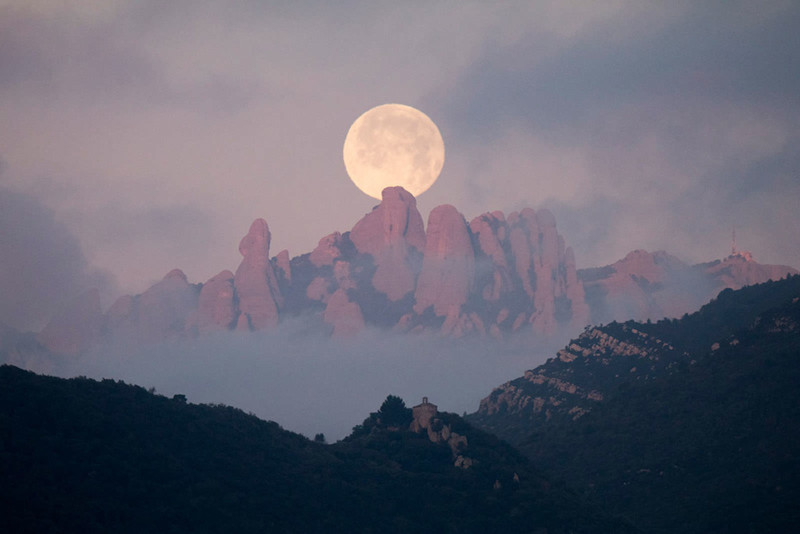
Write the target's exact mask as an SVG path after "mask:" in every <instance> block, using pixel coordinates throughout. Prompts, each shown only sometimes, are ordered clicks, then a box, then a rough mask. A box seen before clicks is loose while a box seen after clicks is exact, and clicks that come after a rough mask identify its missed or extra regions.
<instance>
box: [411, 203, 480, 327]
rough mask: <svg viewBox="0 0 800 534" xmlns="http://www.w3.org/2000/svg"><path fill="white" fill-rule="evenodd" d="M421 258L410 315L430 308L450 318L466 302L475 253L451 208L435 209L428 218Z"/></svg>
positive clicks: (463, 225) (460, 219)
mask: <svg viewBox="0 0 800 534" xmlns="http://www.w3.org/2000/svg"><path fill="white" fill-rule="evenodd" d="M426 240H427V242H426V244H425V256H424V259H423V260H422V272H421V273H420V275H419V279H418V280H417V290H416V292H415V293H414V297H415V300H416V304H415V305H414V311H415V312H416V313H417V314H418V315H421V314H422V313H423V312H424V311H425V310H426V309H428V308H429V307H430V306H433V312H434V313H435V314H436V315H437V316H440V317H444V316H447V315H448V313H449V314H450V315H453V313H454V310H457V309H459V308H460V307H461V306H462V305H463V304H464V303H465V302H466V301H467V297H468V296H469V293H470V291H471V290H472V282H473V279H474V276H475V253H474V251H473V249H472V242H471V240H470V236H469V230H468V228H467V223H466V221H465V220H464V216H463V215H461V214H460V213H459V212H458V211H457V210H456V209H455V208H454V207H453V206H450V205H448V204H445V205H443V206H437V207H436V208H434V209H433V211H431V214H430V216H429V217H428V233H427V236H426Z"/></svg>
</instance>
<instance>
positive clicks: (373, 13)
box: [0, 0, 800, 328]
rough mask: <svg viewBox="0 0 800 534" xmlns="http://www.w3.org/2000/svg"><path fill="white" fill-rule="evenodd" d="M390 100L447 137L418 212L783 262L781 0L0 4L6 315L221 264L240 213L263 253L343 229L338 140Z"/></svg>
mask: <svg viewBox="0 0 800 534" xmlns="http://www.w3.org/2000/svg"><path fill="white" fill-rule="evenodd" d="M390 102H394V103H401V104H406V105H410V106H414V107H416V108H418V109H420V110H422V111H423V112H424V113H425V114H427V115H428V116H429V117H431V119H433V121H434V122H435V123H436V124H437V125H438V126H439V129H440V131H441V133H442V137H443V139H444V143H445V150H446V160H445V164H444V168H443V170H442V174H441V176H440V178H439V180H438V181H437V182H436V183H435V184H434V185H433V187H431V189H430V190H428V192H426V193H424V194H422V195H421V196H420V197H419V199H418V207H419V208H420V211H421V213H422V216H423V219H425V220H427V216H428V213H429V212H430V211H431V209H433V208H434V207H435V206H437V205H440V204H445V203H447V204H452V205H454V206H456V207H457V208H458V209H459V211H461V213H463V214H464V216H465V217H467V219H471V218H473V217H475V216H477V215H480V214H481V213H484V212H486V211H494V210H502V211H504V212H505V213H509V212H511V211H513V210H518V209H521V208H523V207H532V208H534V209H541V208H548V209H550V210H551V211H552V212H553V213H554V214H555V216H556V220H557V224H558V229H559V231H560V233H561V234H562V235H563V236H564V238H565V240H566V243H567V245H570V246H572V247H573V249H574V251H575V256H576V260H577V264H578V267H579V268H582V267H593V266H600V265H605V264H609V263H612V262H614V261H616V260H618V259H620V258H622V257H623V256H624V255H625V254H626V253H627V252H629V251H631V250H634V249H645V250H650V251H656V250H667V251H668V252H670V253H671V254H674V255H676V256H678V257H679V258H681V259H683V260H685V261H688V262H692V263H694V262H700V261H708V260H712V259H716V258H722V257H724V256H726V255H727V254H728V253H729V251H730V236H731V230H732V228H735V229H736V235H737V244H738V245H739V247H740V248H741V249H745V250H750V251H751V252H752V253H753V254H754V256H755V259H756V260H757V261H759V262H762V263H777V264H786V265H791V266H794V267H800V242H799V240H798V236H800V216H798V214H797V211H798V206H800V150H798V147H800V4H798V3H797V2H793V1H785V2H783V1H771V0H765V1H760V2H735V1H707V2H689V1H687V2H682V1H671V2H645V1H641V0H638V1H624V0H621V1H612V0H609V1H605V2H563V1H552V2H550V1H534V2H522V1H520V2H512V1H509V2H470V1H452V2H451V1H438V2H425V3H423V2H416V3H414V2H402V3H401V2H335V3H333V2H311V1H309V2H291V1H255V0H253V1H239V2H218V1H213V2H212V1H202V0H191V1H189V0H171V1H170V2H163V1H155V0H154V1H148V0H130V1H128V0H98V1H94V0H81V1H77V0H76V1H70V0H59V1H56V0H0V208H2V210H1V211H0V292H1V293H3V299H2V300H3V303H2V306H0V308H2V309H0V322H4V323H6V324H10V325H11V326H15V327H18V328H39V327H41V325H42V324H43V322H44V321H45V320H46V319H47V317H48V314H49V313H51V312H52V309H53V307H54V306H56V305H57V304H58V303H59V302H61V301H63V300H64V299H68V298H70V297H71V296H73V295H74V294H76V293H77V292H79V291H80V290H82V289H84V288H87V287H91V286H97V287H100V288H101V290H102V292H103V298H104V304H105V305H106V306H107V305H109V304H110V302H111V299H113V298H114V297H116V296H118V295H119V294H122V293H139V292H141V291H143V290H145V289H146V288H147V287H149V286H150V285H151V284H152V283H154V282H155V281H157V280H159V279H161V278H162V277H163V276H164V275H165V274H166V273H167V272H169V271H170V270H172V269H173V268H180V269H182V270H183V271H184V272H185V273H186V274H187V276H188V277H189V279H190V281H192V282H203V281H205V280H207V279H208V278H210V277H211V276H213V275H215V274H216V273H218V272H219V271H221V270H223V269H231V270H235V268H236V267H237V266H238V264H239V261H240V259H241V256H240V255H239V252H238V243H239V240H240V239H241V237H242V236H243V235H244V234H245V233H246V232H247V229H248V228H249V226H250V223H251V222H252V221H253V220H254V219H255V218H258V217H263V218H264V219H265V220H266V221H267V222H268V224H269V226H270V229H271V232H272V249H271V251H272V254H273V255H274V254H277V253H278V252H279V251H280V250H282V249H288V250H289V252H290V254H291V255H292V256H295V255H299V254H302V253H305V252H309V251H311V250H312V249H313V248H314V246H315V245H316V243H317V241H318V240H319V239H320V238H322V237H323V236H325V235H327V234H329V233H331V232H334V231H342V232H344V231H347V230H349V229H350V228H352V226H353V225H354V224H355V223H356V222H357V221H358V220H359V219H360V218H361V217H362V216H363V215H364V214H366V213H367V212H369V211H370V210H371V209H372V207H373V206H374V205H375V203H376V201H375V200H374V199H372V198H370V197H368V196H366V195H365V194H363V193H362V192H360V191H359V190H358V189H357V188H356V187H355V186H354V185H353V184H352V183H351V181H350V180H349V178H348V177H347V174H346V172H345V168H344V164H343V162H342V144H343V142H344V138H345V135H346V133H347V130H348V128H349V126H350V124H351V123H352V122H353V121H354V120H355V119H356V118H357V117H358V116H359V115H360V114H361V113H363V112H364V111H366V110H367V109H370V108H371V107H374V106H376V105H380V104H384V103H390Z"/></svg>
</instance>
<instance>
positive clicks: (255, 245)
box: [233, 219, 282, 330]
mask: <svg viewBox="0 0 800 534" xmlns="http://www.w3.org/2000/svg"><path fill="white" fill-rule="evenodd" d="M270 239H271V234H270V232H269V226H267V223H266V221H264V219H256V220H255V221H253V224H252V225H251V226H250V231H249V232H247V235H246V236H244V237H243V238H242V241H241V242H240V243H239V252H241V253H242V256H244V258H243V259H242V263H241V264H239V268H238V269H236V276H235V277H234V282H233V285H234V288H235V289H236V294H237V296H238V297H239V318H238V321H237V324H236V329H237V330H250V329H253V330H261V329H264V328H271V327H274V326H276V325H277V324H278V306H279V303H281V301H282V299H281V294H280V290H279V289H278V280H277V278H276V277H275V271H274V270H273V269H272V264H271V263H270V261H269V243H270Z"/></svg>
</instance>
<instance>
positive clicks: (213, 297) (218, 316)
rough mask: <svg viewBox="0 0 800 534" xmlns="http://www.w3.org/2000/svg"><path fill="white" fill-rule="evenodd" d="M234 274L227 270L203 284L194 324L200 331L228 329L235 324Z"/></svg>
mask: <svg viewBox="0 0 800 534" xmlns="http://www.w3.org/2000/svg"><path fill="white" fill-rule="evenodd" d="M233 281H234V275H233V273H232V272H230V271H228V270H225V271H222V272H221V273H219V274H218V275H216V276H213V277H212V278H210V279H209V280H208V282H206V283H205V284H203V288H202V289H201V290H200V299H199V301H198V304H197V313H196V315H195V316H194V318H193V326H194V327H195V328H197V331H198V332H212V331H215V330H227V329H230V328H231V327H232V326H234V324H235V322H234V321H235V320H236V303H235V301H234V291H233Z"/></svg>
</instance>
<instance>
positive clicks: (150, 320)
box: [105, 269, 199, 343]
mask: <svg viewBox="0 0 800 534" xmlns="http://www.w3.org/2000/svg"><path fill="white" fill-rule="evenodd" d="M198 296H199V288H198V287H197V286H195V285H192V284H190V283H189V282H188V280H187V279H186V275H185V274H184V273H183V271H181V270H180V269H173V270H172V271H170V272H169V273H167V275H166V276H165V277H164V279H163V280H161V281H160V282H158V283H157V284H155V285H154V286H152V287H151V288H150V289H148V290H147V291H145V292H144V293H142V294H141V295H136V296H129V295H125V296H122V297H120V298H119V299H117V301H116V302H115V303H114V304H113V305H112V306H111V308H110V309H109V310H108V312H107V313H106V316H105V329H106V330H107V331H110V332H113V333H114V335H115V336H118V337H121V338H122V339H124V340H126V341H130V342H138V343H151V342H156V341H161V340H164V339H168V338H171V337H178V336H182V335H185V334H186V326H187V319H188V318H189V316H190V314H192V313H193V312H194V311H195V310H196V309H197V302H198Z"/></svg>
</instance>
